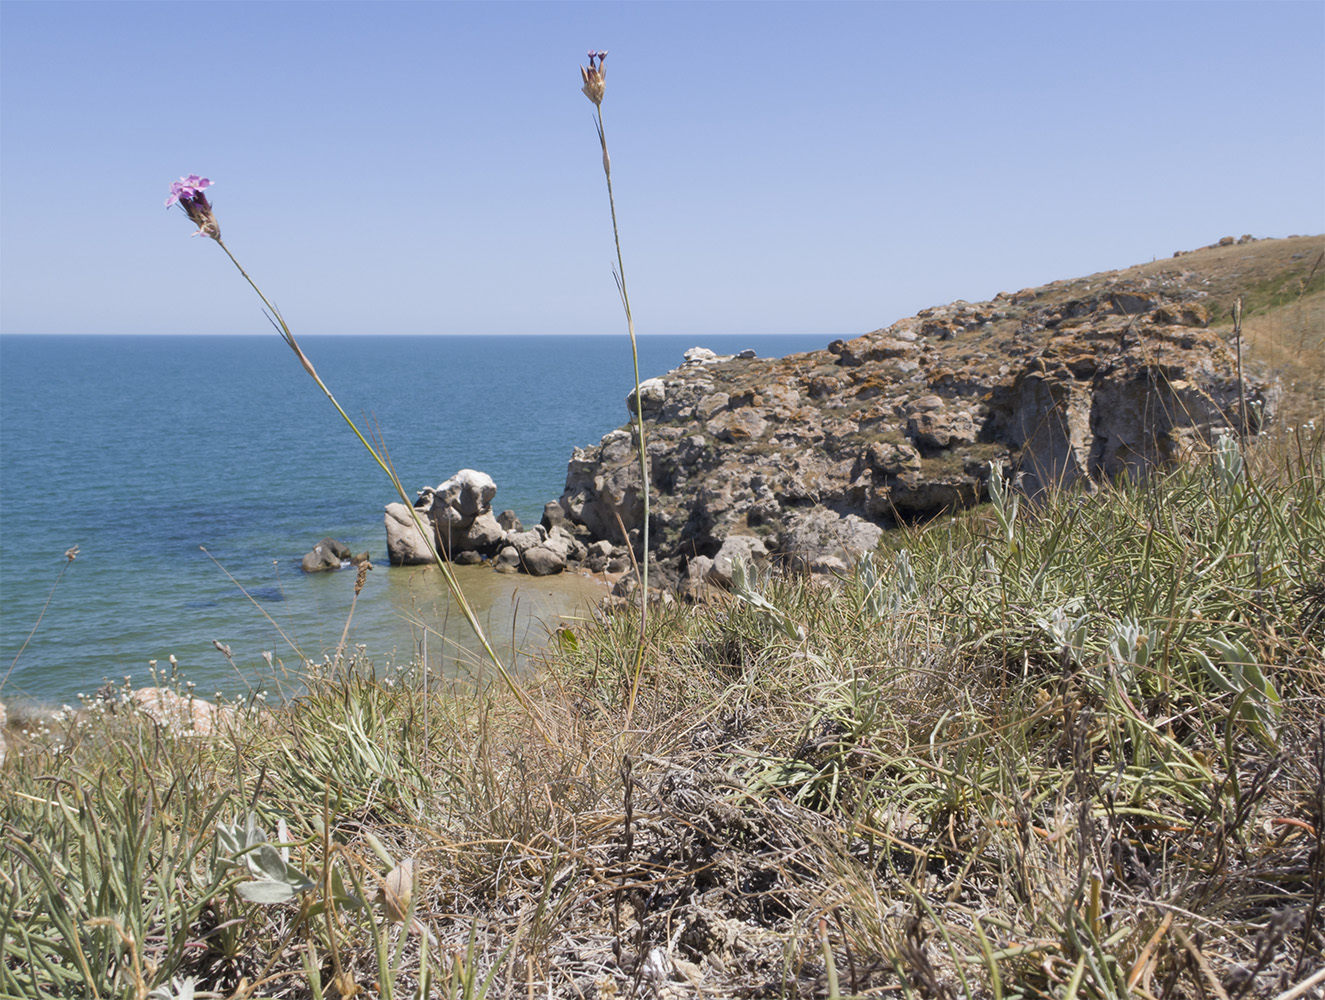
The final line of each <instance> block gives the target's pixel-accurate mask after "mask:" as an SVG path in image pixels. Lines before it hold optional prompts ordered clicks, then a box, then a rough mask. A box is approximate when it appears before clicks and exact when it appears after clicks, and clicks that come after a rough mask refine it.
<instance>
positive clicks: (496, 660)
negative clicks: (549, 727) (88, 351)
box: [213, 237, 542, 731]
mask: <svg viewBox="0 0 1325 1000" xmlns="http://www.w3.org/2000/svg"><path fill="white" fill-rule="evenodd" d="M213 238H214V239H215V240H216V243H217V245H218V246H220V248H221V249H222V250H224V251H225V255H226V256H227V257H229V258H230V262H231V263H232V264H234V265H235V267H236V268H237V269H238V271H239V273H240V274H242V275H243V276H244V280H245V281H247V282H248V283H249V286H250V287H251V288H252V289H253V291H255V292H257V293H258V298H260V299H261V300H262V304H263V305H265V306H266V307H267V313H268V318H269V319H270V320H271V322H272V325H273V326H275V327H276V330H277V332H278V333H280V335H281V339H282V340H284V341H285V343H286V344H287V345H289V347H290V350H292V351H294V353H295V357H297V358H298V359H299V363H300V364H301V365H303V367H304V371H306V372H308V374H309V375H310V376H311V377H312V379H313V381H314V382H316V383H317V385H318V388H319V389H321V390H322V392H323V394H324V395H325V396H326V397H327V399H329V400H330V401H331V405H332V406H334V407H335V408H336V412H337V413H339V414H340V415H341V418H342V419H343V420H344V421H345V423H347V424H348V425H349V427H350V430H352V431H354V436H355V437H357V438H358V439H359V443H360V444H362V445H363V446H364V447H365V448H367V449H368V454H370V455H372V456H373V461H375V462H376V463H377V464H378V466H379V467H380V468H381V469H382V471H383V472H385V473H386V475H387V478H388V479H390V480H391V485H392V486H394V487H395V488H396V493H397V495H399V497H400V500H401V502H402V503H403V504H404V505H405V507H406V508H408V510H409V512H410V516H411V517H412V518H413V519H414V527H415V528H417V529H418V532H419V534H420V535H421V536H422V537H423V539H424V541H426V542H427V544H428V550H429V551H430V552H431V553H432V556H433V560H434V561H435V562H436V563H437V567H438V569H440V570H441V571H442V576H443V578H444V579H445V580H446V586H447V588H448V589H449V590H450V591H451V596H452V597H453V598H454V599H455V602H456V604H457V605H458V606H459V608H460V612H461V614H462V615H463V616H464V618H465V621H466V622H467V623H468V625H469V628H470V630H471V631H472V632H473V633H474V636H475V638H477V639H478V641H479V644H480V645H481V646H482V647H483V651H484V652H485V653H487V654H488V657H489V658H490V659H491V660H492V662H493V665H494V666H496V668H497V672H498V673H499V674H500V675H501V678H502V681H503V682H504V683H505V684H506V686H507V688H508V689H509V690H510V691H511V693H512V694H514V695H515V697H516V698H517V699H518V700H519V702H520V704H521V706H522V707H523V708H524V709H525V711H526V712H528V713H529V715H530V717H531V718H532V719H533V720H534V724H535V725H536V726H538V727H539V729H540V731H542V725H541V723H540V721H539V718H538V712H537V710H536V709H535V707H534V705H533V704H532V703H531V702H530V701H529V699H528V698H527V697H526V696H525V693H524V692H523V691H521V690H520V687H519V685H517V684H516V683H515V679H514V678H513V677H512V676H511V674H510V672H509V671H508V670H507V669H506V666H505V665H504V664H503V663H502V661H501V658H500V657H499V656H498V655H497V651H496V650H495V649H493V648H492V643H491V642H489V641H488V637H487V634H486V633H485V632H484V631H483V626H482V625H480V624H479V620H478V615H476V614H475V613H474V609H473V608H472V607H470V604H469V601H468V600H467V599H466V598H465V593H464V591H463V590H461V589H460V583H459V581H458V580H456V578H455V574H454V573H452V572H451V567H450V565H449V563H448V562H447V560H445V559H443V558H442V554H441V552H440V551H439V550H438V548H437V545H436V543H435V541H434V540H433V533H432V531H431V530H430V529H431V525H429V526H428V527H427V528H425V527H424V524H423V520H422V518H420V517H419V512H418V510H417V509H415V507H414V504H413V503H412V502H411V501H410V499H409V495H408V494H407V493H406V492H405V487H404V485H403V484H402V483H401V481H400V477H399V476H397V475H396V472H395V470H394V469H393V468H392V467H391V464H390V463H389V462H388V461H387V460H386V459H385V458H384V457H383V454H379V452H378V450H377V449H376V448H374V447H373V446H372V444H371V443H370V442H369V441H368V438H367V437H365V436H364V434H363V432H362V431H360V430H359V428H358V426H357V425H356V424H355V422H354V421H353V420H352V419H350V415H349V414H348V413H346V412H345V410H344V409H343V408H342V407H341V405H340V403H339V402H338V401H337V399H336V397H335V396H334V395H333V394H332V392H331V390H330V389H328V388H327V385H326V383H325V382H323V381H322V378H321V376H320V375H318V373H317V369H315V368H314V367H313V362H312V361H310V360H309V359H308V355H307V354H305V353H304V351H303V348H301V347H300V346H299V342H298V341H297V340H296V339H295V336H294V333H293V332H291V330H290V327H289V326H287V325H286V322H285V318H284V317H283V316H281V313H280V310H278V309H277V308H276V307H275V306H274V305H272V304H271V301H270V300H269V299H268V298H267V296H266V295H264V294H263V293H262V289H261V288H259V287H258V285H257V282H255V281H254V280H253V279H252V278H251V277H249V274H248V272H247V271H245V270H244V268H243V265H241V264H240V263H239V261H238V260H236V259H235V255H234V254H233V253H231V252H230V248H229V247H228V246H226V245H225V243H224V242H222V240H221V239H220V237H213ZM347 624H348V623H347Z"/></svg>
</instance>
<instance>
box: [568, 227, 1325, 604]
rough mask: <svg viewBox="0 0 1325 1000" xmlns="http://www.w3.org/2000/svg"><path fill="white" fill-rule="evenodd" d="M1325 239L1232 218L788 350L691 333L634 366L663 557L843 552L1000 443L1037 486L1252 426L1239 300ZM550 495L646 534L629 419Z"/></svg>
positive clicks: (683, 576) (1030, 489)
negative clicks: (1085, 272)
mask: <svg viewBox="0 0 1325 1000" xmlns="http://www.w3.org/2000/svg"><path fill="white" fill-rule="evenodd" d="M1323 245H1325V240H1323V239H1322V238H1321V237H1293V238H1289V239H1286V240H1253V239H1251V238H1250V237H1244V238H1243V239H1242V240H1238V241H1234V240H1231V239H1227V240H1225V241H1221V243H1220V244H1216V245H1214V246H1212V247H1208V248H1204V249H1202V250H1197V251H1192V252H1185V253H1180V254H1175V255H1174V257H1173V258H1172V259H1171V260H1167V261H1163V262H1155V263H1152V264H1147V265H1142V266H1139V267H1135V268H1130V269H1128V270H1124V271H1111V272H1104V273H1100V274H1094V275H1091V276H1089V277H1084V278H1078V279H1075V280H1070V281H1055V282H1051V283H1050V284H1048V285H1045V286H1043V287H1040V288H1027V289H1024V290H1022V291H1018V292H1013V293H1006V292H1005V293H1000V294H999V295H997V296H995V297H994V298H993V299H992V300H991V301H988V302H964V301H957V302H953V303H951V304H949V305H946V306H938V307H935V308H932V309H924V310H922V311H921V312H919V313H917V314H916V315H915V316H911V317H908V318H906V319H903V320H899V321H898V322H896V323H894V324H892V325H891V326H889V327H887V328H884V329H880V330H875V331H874V332H872V333H867V334H865V335H863V336H860V337H856V338H854V339H852V340H845V341H843V340H838V341H834V342H833V343H831V344H829V345H828V346H827V348H826V349H825V350H822V351H813V352H809V353H805V354H796V355H792V356H789V357H786V358H782V359H779V360H762V359H758V358H746V357H717V356H715V355H713V354H712V352H709V351H705V350H703V349H695V350H692V351H688V352H687V353H686V361H685V363H684V364H683V365H681V367H679V368H677V369H676V370H675V371H672V372H670V373H668V374H667V375H666V376H664V377H662V378H656V379H650V380H648V381H647V382H646V383H645V384H644V385H643V386H641V393H640V395H641V397H642V401H641V402H642V406H643V411H644V416H645V427H646V438H647V452H648V456H649V465H650V476H651V486H652V495H653V507H652V520H651V524H650V534H651V538H650V548H651V550H652V551H653V555H654V558H655V563H654V565H656V566H658V567H659V571H660V572H659V575H660V576H661V577H662V578H663V581H664V582H668V583H672V584H674V585H680V586H682V587H685V586H686V585H688V584H692V583H696V582H698V581H700V580H702V579H705V578H711V577H712V576H713V575H714V574H717V575H718V576H719V577H721V576H722V575H724V571H725V570H726V567H727V563H728V561H729V560H730V558H731V557H733V556H736V555H739V556H743V557H746V558H754V559H756V560H761V559H771V560H777V561H781V562H783V563H785V564H787V565H790V566H793V567H805V568H809V569H811V570H818V571H834V570H845V569H847V568H848V567H849V565H850V564H851V562H852V561H853V560H854V559H855V558H856V557H857V556H858V554H859V553H860V552H862V551H865V550H867V549H869V548H871V547H872V546H873V545H874V544H875V543H876V542H877V540H878V538H879V537H880V534H881V532H882V530H883V529H884V528H886V527H888V526H890V525H893V524H895V523H897V522H898V521H902V520H917V519H923V518H928V517H932V516H934V515H937V514H940V513H942V512H944V511H950V510H955V509H957V508H961V507H965V506H969V505H971V504H974V503H977V502H979V501H980V500H981V499H983V498H984V496H985V495H986V490H987V485H986V484H987V482H988V478H989V470H990V465H991V463H993V464H995V465H997V466H1001V467H1002V469H1003V470H1004V472H1005V474H1006V475H1008V476H1009V477H1011V478H1012V479H1014V480H1015V481H1016V482H1017V483H1018V484H1019V485H1020V486H1021V488H1022V489H1023V490H1024V491H1025V492H1027V493H1029V494H1032V495H1034V494H1036V493H1038V492H1040V491H1042V490H1044V489H1046V488H1047V487H1048V486H1050V485H1051V484H1065V485H1071V484H1080V483H1085V484H1087V485H1088V484H1089V483H1092V482H1097V481H1099V480H1101V479H1103V478H1105V477H1113V476H1118V475H1121V474H1138V473H1144V472H1145V471H1146V470H1148V469H1150V468H1152V467H1155V466H1165V465H1169V464H1171V463H1172V462H1174V461H1177V460H1178V459H1180V458H1181V457H1182V456H1183V455H1184V454H1186V453H1188V452H1190V451H1191V450H1192V449H1194V448H1199V447H1204V446H1205V445H1207V444H1209V443H1210V442H1211V440H1212V438H1213V437H1214V436H1216V435H1217V434H1218V433H1220V432H1221V431H1224V430H1231V431H1234V432H1240V431H1241V430H1242V429H1243V428H1244V413H1245V429H1246V431H1247V432H1248V433H1251V434H1254V433H1256V432H1257V431H1258V430H1259V429H1260V427H1261V426H1262V424H1263V423H1264V422H1265V421H1267V420H1269V419H1270V418H1271V416H1272V414H1273V411H1274V404H1275V396H1276V393H1275V390H1274V383H1273V381H1272V380H1269V379H1266V378H1263V377H1254V376H1253V375H1252V374H1251V372H1250V371H1248V372H1247V373H1246V377H1245V378H1244V385H1245V395H1244V394H1240V392H1239V380H1238V371H1237V362H1236V357H1235V352H1234V351H1233V350H1232V349H1231V336H1230V330H1231V320H1230V319H1229V310H1230V305H1231V302H1232V301H1233V299H1235V298H1236V297H1237V296H1238V295H1240V294H1246V295H1247V296H1248V297H1249V298H1248V301H1249V303H1250V302H1252V301H1253V300H1255V296H1257V295H1262V296H1266V295H1269V294H1271V291H1267V289H1268V290H1275V289H1279V290H1282V289H1288V288H1289V287H1290V286H1292V287H1299V286H1300V288H1301V289H1302V290H1303V291H1305V290H1306V289H1307V288H1308V285H1310V286H1311V287H1312V288H1314V286H1315V284H1319V283H1320V279H1321V277H1325V274H1322V272H1323V271H1325V268H1321V267H1320V266H1319V260H1318V255H1319V254H1320V253H1321V249H1322V246H1323ZM1313 264H1315V265H1316V267H1315V269H1313ZM1295 281H1296V284H1294V282H1295ZM1299 295H1300V292H1299ZM1257 301H1258V300H1257ZM1212 321H1213V322H1214V323H1216V324H1219V323H1220V322H1224V323H1225V324H1226V325H1225V326H1224V327H1223V328H1220V327H1218V326H1217V325H1216V326H1215V327H1212ZM627 405H628V407H629V408H630V409H631V411H632V412H633V408H634V405H635V401H634V393H632V394H631V397H630V398H628V399H627ZM559 507H560V509H559V510H557V509H555V506H554V505H549V509H550V517H549V518H545V525H546V527H548V528H552V527H553V526H554V525H553V523H552V522H555V521H558V520H560V515H561V513H562V512H564V514H565V517H566V519H567V520H568V521H569V526H570V527H571V529H572V531H573V532H574V533H575V534H577V535H578V536H579V537H581V538H583V539H587V540H597V541H608V542H611V543H613V544H614V545H620V544H621V543H623V542H626V541H627V540H629V541H632V542H634V544H635V545H636V546H638V539H639V535H640V532H639V529H640V526H641V524H642V521H643V502H642V491H641V484H640V472H639V461H638V457H637V452H636V449H635V443H634V437H633V434H632V431H631V426H630V425H629V424H626V425H623V426H622V427H621V428H619V429H617V430H614V431H612V432H610V433H609V434H607V435H606V436H605V437H604V438H603V439H602V441H601V442H599V443H598V444H596V445H592V446H589V447H585V448H578V449H576V451H575V453H574V455H573V457H572V458H571V461H570V465H569V469H568V473H567V477H566V487H565V492H564V493H563V495H562V497H561V498H560V501H559ZM563 530H564V528H563ZM623 531H624V532H625V535H624V536H623Z"/></svg>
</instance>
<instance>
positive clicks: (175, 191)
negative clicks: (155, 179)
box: [166, 174, 221, 240]
mask: <svg viewBox="0 0 1325 1000" xmlns="http://www.w3.org/2000/svg"><path fill="white" fill-rule="evenodd" d="M211 186H212V182H211V181H209V180H208V179H207V178H206V177H199V176H198V175H197V174H189V176H187V177H181V178H180V179H179V180H177V181H175V183H174V184H172V185H170V197H169V198H167V199H166V208H169V207H170V206H171V205H173V204H175V203H176V202H178V203H179V207H180V208H182V209H183V210H184V214H185V215H187V216H188V217H189V221H190V222H192V223H193V224H194V225H195V226H197V227H198V231H197V232H196V233H194V234H193V235H194V236H210V237H211V238H212V239H214V240H219V239H220V238H221V227H220V226H219V225H217V222H216V216H214V215H213V214H212V205H211V202H209V201H208V200H207V196H206V195H205V194H203V193H202V192H203V189H204V188H209V187H211Z"/></svg>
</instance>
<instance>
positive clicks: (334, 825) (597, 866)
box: [0, 261, 1325, 1000]
mask: <svg viewBox="0 0 1325 1000" xmlns="http://www.w3.org/2000/svg"><path fill="white" fill-rule="evenodd" d="M1308 264H1310V262H1309V261H1308ZM1312 280H1313V281H1314V280H1315V279H1314V278H1313V279H1312ZM1276 294H1277V295H1278V298H1277V299H1276V298H1275V296H1273V295H1271V296H1268V298H1267V304H1266V306H1265V308H1264V311H1258V312H1257V313H1255V314H1254V315H1251V316H1248V318H1247V319H1246V321H1245V325H1244V328H1243V330H1242V335H1243V337H1244V338H1245V340H1246V349H1247V355H1248V364H1249V365H1259V364H1261V363H1262V361H1265V362H1266V363H1269V362H1271V361H1272V362H1273V363H1274V364H1275V365H1276V366H1277V367H1279V368H1280V369H1281V370H1282V371H1284V372H1286V373H1288V376H1289V377H1287V378H1286V380H1285V392H1286V393H1287V395H1286V398H1285V399H1284V400H1283V402H1282V403H1281V407H1282V410H1281V412H1283V413H1285V414H1289V415H1295V416H1288V417H1285V418H1284V419H1283V420H1281V421H1280V422H1278V423H1272V424H1271V425H1270V426H1269V427H1268V428H1267V429H1266V430H1265V431H1264V432H1263V433H1262V435H1260V437H1259V438H1258V439H1256V440H1254V441H1252V442H1250V443H1249V444H1248V445H1247V447H1246V448H1245V450H1244V448H1243V447H1242V446H1241V445H1240V444H1239V443H1238V442H1237V441H1236V440H1234V439H1233V438H1232V437H1224V438H1222V439H1221V440H1220V441H1219V442H1218V444H1217V445H1216V447H1215V448H1213V449H1212V450H1211V451H1210V452H1209V453H1208V454H1206V455H1204V456H1201V457H1199V458H1197V459H1196V460H1194V461H1192V462H1191V463H1189V464H1186V465H1184V466H1182V467H1179V468H1177V469H1175V470H1174V471H1172V472H1170V473H1168V474H1164V475H1153V476H1151V477H1150V478H1148V479H1146V480H1145V481H1143V482H1134V481H1127V480H1122V481H1118V482H1114V483H1108V484H1102V485H1101V487H1100V488H1099V489H1097V490H1096V491H1094V492H1085V491H1082V490H1079V489H1073V490H1062V491H1051V492H1050V494H1049V495H1047V496H1046V497H1044V498H1042V499H1041V500H1040V501H1039V502H1037V503H1035V504H1031V503H1028V502H1027V501H1025V500H1024V499H1018V497H1017V496H1016V494H1015V493H1013V492H1012V491H1010V490H1009V489H1007V488H1006V487H1005V484H1003V482H1002V479H1001V477H999V476H998V475H995V476H994V477H993V478H992V480H991V497H992V502H991V503H989V504H987V505H985V506H983V507H979V508H975V509H973V510H970V511H967V512H965V513H962V514H958V515H956V516H951V517H948V516H945V517H941V518H938V519H934V520H931V521H929V522H927V523H924V524H916V525H911V526H903V527H900V528H898V529H896V530H894V531H891V532H889V533H888V534H887V535H886V536H885V539H884V542H883V544H882V545H881V546H880V548H879V550H878V551H876V552H875V553H873V554H872V555H871V557H870V558H869V559H867V560H865V561H863V562H862V563H861V565H860V566H859V567H858V568H857V570H856V571H855V573H854V574H852V575H850V576H849V577H845V578H840V579H836V580H832V581H830V582H828V583H825V582H823V581H821V580H820V579H817V578H812V577H808V576H804V575H767V576H762V577H756V576H753V575H747V574H744V573H738V574H736V576H735V578H734V579H733V581H732V586H731V589H730V590H729V591H722V590H713V591H711V592H709V593H708V595H707V599H706V600H703V601H700V602H698V603H695V604H693V605H686V604H681V603H669V602H662V603H655V605H654V607H653V609H652V613H651V615H650V617H649V627H648V634H647V644H646V650H645V657H644V661H643V666H642V668H641V669H640V670H638V671H637V669H636V663H637V650H638V635H639V632H638V629H639V611H638V608H637V607H635V606H633V605H630V604H626V603H624V602H623V603H619V604H617V605H615V606H614V610H613V611H611V612H610V613H608V612H604V613H602V614H600V615H598V616H596V617H595V618H593V619H592V620H584V621H580V622H577V623H575V624H574V625H573V626H571V627H565V628H562V629H560V630H559V631H557V632H556V633H555V634H554V635H552V636H551V637H550V641H549V645H548V647H547V648H546V650H545V651H544V653H543V654H542V657H541V660H540V662H539V665H538V669H537V670H536V671H535V672H533V673H530V674H527V675H523V676H520V677H516V678H512V683H513V686H514V689H513V688H512V687H508V686H507V685H504V684H501V683H497V684H487V683H480V682H479V681H478V680H476V679H475V678H474V677H468V678H467V677H466V676H465V675H464V672H463V669H462V670H461V673H460V674H459V675H457V676H454V677H452V678H451V679H448V680H444V681H443V680H440V679H438V678H437V677H436V676H431V677H427V678H425V677H424V676H423V674H422V673H421V671H419V670H418V669H417V668H415V669H411V668H408V667H406V668H404V669H396V668H388V667H386V666H384V665H382V664H379V663H374V662H372V661H371V660H369V659H367V658H366V657H364V656H363V655H362V654H356V653H355V651H350V654H349V655H347V656H346V657H345V658H343V659H341V660H327V661H324V662H322V663H320V664H309V665H307V667H306V672H305V674H303V675H302V676H301V677H300V678H299V687H298V689H297V690H291V691H290V692H289V697H288V698H287V699H286V700H285V701H284V703H282V704H280V705H267V704H265V703H263V702H261V701H259V700H257V699H253V700H250V701H247V702H241V703H236V704H233V705H229V706H226V707H225V711H224V712H223V713H220V714H218V715H217V716H215V717H213V718H212V719H211V720H210V722H209V728H210V730H211V731H210V734H209V735H199V733H198V730H197V728H195V727H193V726H190V725H188V724H185V723H184V722H183V720H180V722H179V724H174V725H172V724H170V723H169V721H167V722H166V723H164V724H163V723H162V722H159V721H155V720H154V719H153V717H151V716H150V715H149V714H147V713H146V712H144V711H142V710H138V709H135V708H134V707H133V703H132V700H131V699H129V698H124V697H116V698H113V699H111V698H102V699H95V700H91V699H90V700H89V701H88V703H87V704H86V705H85V706H82V707H80V708H77V709H75V710H70V711H67V712H62V713H58V714H57V715H56V716H54V717H51V718H45V719H28V720H14V722H15V723H16V724H14V725H11V727H10V730H9V737H10V745H9V751H8V757H7V759H6V761H5V763H4V765H3V770H0V787H2V788H3V794H2V795H0V810H2V813H0V817H2V818H3V824H4V827H3V831H4V832H3V838H4V850H3V856H2V860H0V940H3V950H4V955H3V961H0V994H3V995H6V996H34V997H57V996H59V997H73V996H86V997H93V996H101V997H135V998H148V997H162V998H177V997H178V998H183V997H189V996H197V997H319V998H321V997H347V996H381V997H396V996H407V997H415V996H443V997H459V996H465V997H479V996H490V997H505V996H555V997H579V996H584V997H609V996H631V995H639V996H707V997H741V996H788V997H791V996H800V997H808V996H829V997H847V996H878V995H901V996H907V997H945V998H946V997H1016V996H1024V997H1032V996H1037V997H1038V996H1053V997H1124V996H1139V997H1209V996H1213V997H1230V998H1239V997H1252V996H1264V997H1279V998H1282V1000H1292V998H1297V997H1306V996H1312V995H1318V991H1319V989H1320V986H1321V983H1322V982H1323V981H1325V980H1322V974H1321V971H1320V970H1321V969H1322V965H1323V961H1325V959H1323V955H1322V940H1323V938H1322V933H1323V929H1325V823H1323V818H1325V723H1322V721H1321V720H1322V719H1325V576H1322V568H1323V567H1325V499H1322V498H1323V497H1325V440H1323V435H1325V427H1322V426H1321V422H1320V420H1319V418H1316V419H1314V421H1313V419H1312V417H1311V416H1308V415H1307V414H1309V413H1311V412H1312V410H1311V407H1312V405H1313V403H1312V400H1313V398H1314V397H1313V393H1315V392H1317V391H1318V387H1319V386H1320V385H1322V384H1325V367H1323V366H1322V362H1321V357H1322V353H1321V352H1322V330H1325V323H1322V317H1321V312H1322V294H1321V293H1320V292H1319V291H1309V290H1306V289H1305V288H1304V289H1303V290H1302V291H1301V292H1300V293H1299V292H1297V291H1296V290H1289V291H1287V292H1280V293H1276ZM1221 332H1222V333H1224V334H1229V333H1231V326H1229V325H1225V326H1224V327H1223V328H1222V330H1221ZM1314 412H1316V413H1319V409H1316V410H1315V411H1314ZM1290 421H1291V422H1290ZM460 666H461V667H462V668H463V664H462V665H460ZM637 680H638V691H637V694H636V696H635V704H634V706H633V713H632V712H631V696H632V690H634V689H635V688H636V681H637ZM163 682H164V683H165V684H166V686H170V685H172V684H173V685H174V686H175V688H176V689H177V690H178V693H179V694H180V696H181V698H182V699H184V700H185V701H187V699H188V698H189V697H190V691H189V688H188V685H187V679H186V678H183V677H177V678H173V679H172V678H170V677H166V678H163ZM204 728H208V727H204Z"/></svg>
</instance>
